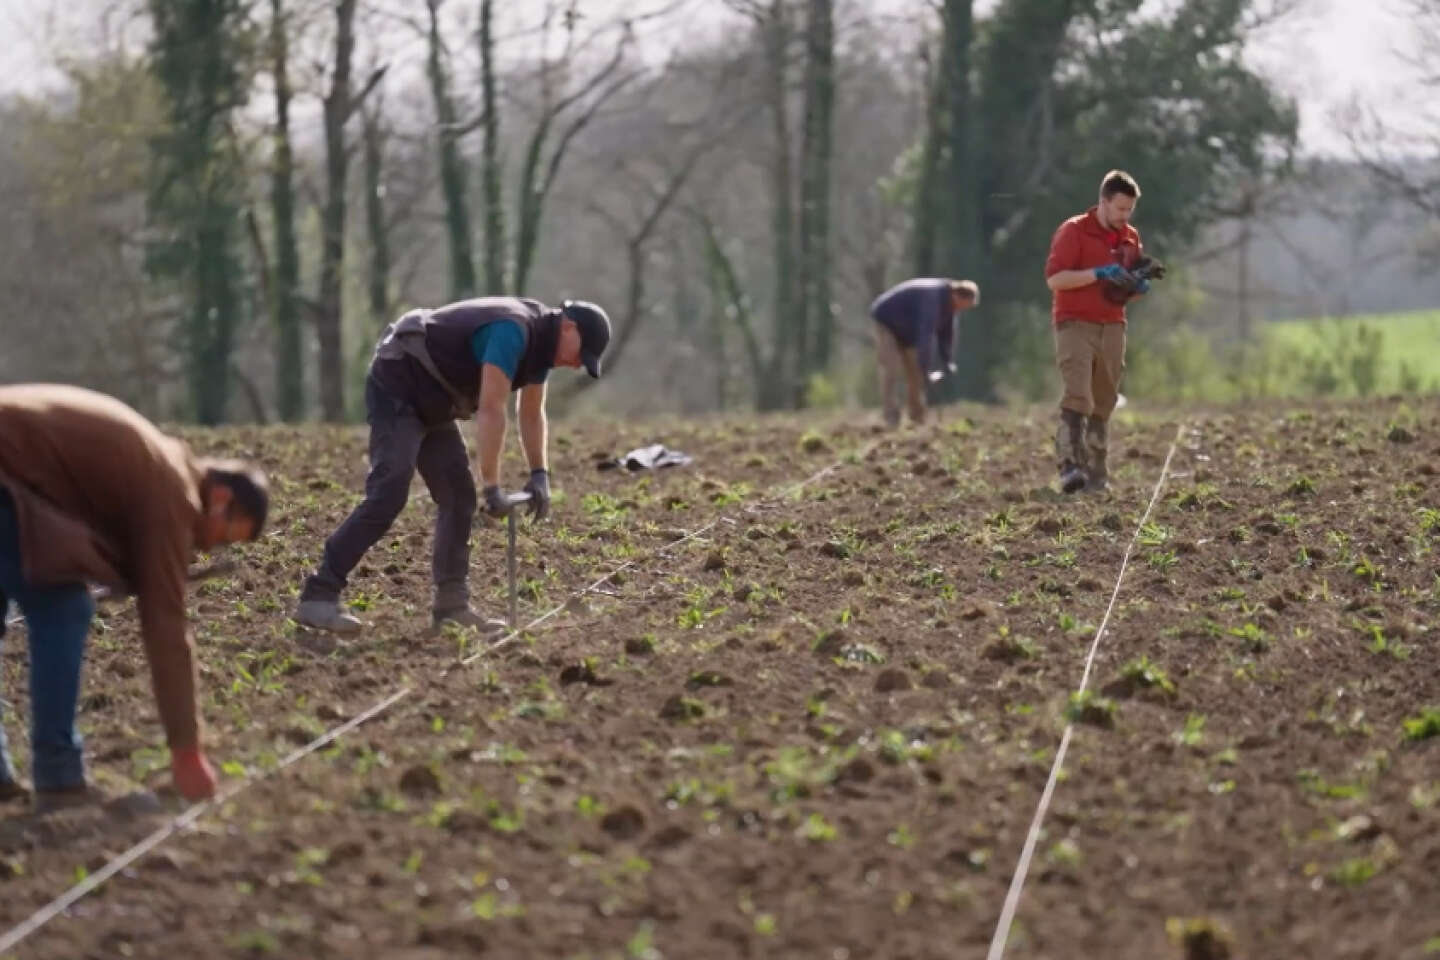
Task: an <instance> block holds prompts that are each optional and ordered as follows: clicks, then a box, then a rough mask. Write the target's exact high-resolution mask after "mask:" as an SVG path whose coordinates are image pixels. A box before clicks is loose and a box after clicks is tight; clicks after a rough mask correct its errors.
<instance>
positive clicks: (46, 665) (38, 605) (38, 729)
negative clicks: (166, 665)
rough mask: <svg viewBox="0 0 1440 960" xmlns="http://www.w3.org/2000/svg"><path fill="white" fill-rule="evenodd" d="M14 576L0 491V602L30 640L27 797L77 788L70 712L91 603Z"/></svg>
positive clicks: (78, 767) (12, 545)
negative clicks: (11, 609) (30, 791)
mask: <svg viewBox="0 0 1440 960" xmlns="http://www.w3.org/2000/svg"><path fill="white" fill-rule="evenodd" d="M22 570H23V568H22V567H21V565H20V528H19V524H18V523H17V522H16V517H15V504H14V503H13V501H11V499H10V494H9V493H7V492H6V491H5V490H4V488H0V594H4V595H6V596H8V597H9V598H10V600H11V601H12V602H14V604H15V605H16V606H17V607H19V608H20V612H21V613H23V614H24V615H25V625H26V627H27V631H26V632H27V633H28V635H29V638H30V745H31V752H32V754H33V757H32V760H31V767H32V771H31V772H32V773H33V775H34V781H35V789H36V790H62V789H65V788H67V787H79V786H83V785H84V784H85V763H84V759H83V757H82V755H81V743H80V735H79V734H78V733H76V732H75V707H76V704H77V702H78V701H79V699H80V664H81V662H82V661H83V660H84V657H85V637H86V635H87V634H88V633H89V632H90V618H91V617H92V616H94V614H95V602H94V600H92V599H91V598H90V591H89V590H87V589H86V587H85V584H83V583H75V584H66V585H64V586H58V587H32V586H30V585H29V584H28V583H26V582H25V575H24V573H23V572H22ZM3 615H4V614H3V612H0V616H3ZM14 780H15V768H14V766H13V765H12V764H11V762H10V750H9V748H8V746H7V745H6V740H5V732H4V729H3V727H0V781H14Z"/></svg>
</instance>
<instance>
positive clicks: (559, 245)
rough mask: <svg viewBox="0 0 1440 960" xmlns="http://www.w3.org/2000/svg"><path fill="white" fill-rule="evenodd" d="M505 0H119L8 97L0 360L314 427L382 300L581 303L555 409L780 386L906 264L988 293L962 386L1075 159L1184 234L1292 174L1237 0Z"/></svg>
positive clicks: (1038, 301)
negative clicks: (591, 358)
mask: <svg viewBox="0 0 1440 960" xmlns="http://www.w3.org/2000/svg"><path fill="white" fill-rule="evenodd" d="M515 6H516V5H508V4H496V3H494V0H423V2H418V3H415V2H403V0H325V2H320V0H143V2H141V0H135V2H134V3H133V10H132V11H131V12H132V14H133V17H134V21H133V22H134V24H135V35H136V36H140V37H143V41H142V42H141V43H140V44H132V45H131V46H129V47H125V46H117V45H112V46H110V47H109V48H106V49H102V50H98V51H89V52H88V53H87V54H86V55H85V56H76V57H73V58H70V59H68V60H67V61H66V62H65V64H64V70H65V73H66V76H67V80H68V85H67V89H66V90H65V91H64V92H63V94H61V95H54V96H35V97H30V98H25V99H18V100H14V101H12V102H11V103H9V104H8V105H6V106H4V107H3V111H4V113H5V116H4V118H3V122H5V124H6V128H7V129H9V130H15V131H18V132H19V135H18V136H17V137H15V138H7V141H8V142H7V143H6V144H4V145H0V197H3V198H4V199H6V200H8V201H10V202H9V203H8V204H7V205H6V206H7V212H6V213H5V214H4V215H3V216H4V217H5V218H6V219H7V220H8V221H9V227H10V236H11V237H12V239H13V241H14V244H15V247H16V254H15V256H13V257H12V258H10V260H11V262H10V263H9V265H7V266H3V267H0V283H4V284H5V285H6V286H8V287H10V288H11V290H12V291H13V296H12V303H13V304H14V310H15V318H16V319H15V323H14V324H12V326H13V327H14V328H15V334H16V336H15V341H16V343H17V349H16V352H15V353H14V354H12V363H13V364H14V368H15V369H17V370H18V369H20V368H21V365H23V369H24V371H25V372H26V373H27V374H31V373H35V374H39V373H43V374H46V375H48V376H51V378H55V379H78V380H82V381H85V382H90V383H92V384H94V385H97V386H100V387H102V388H106V389H110V390H111V391H112V392H115V393H117V394H118V395H121V396H123V397H125V398H126V399H128V400H130V401H131V402H133V403H136V404H137V406H139V407H140V408H141V409H142V410H145V411H146V412H149V413H152V414H155V415H161V416H173V417H179V418H186V419H194V420H196V421H198V422H201V423H219V422H223V421H226V420H235V419H245V420H287V421H295V420H301V419H306V418H311V417H318V418H321V419H324V420H330V421H340V420H344V419H346V418H347V416H349V415H352V414H353V413H354V412H355V410H356V408H357V404H358V393H359V391H358V389H356V387H357V385H358V381H359V378H360V376H362V375H363V371H364V366H365V363H366V361H367V360H368V355H369V350H370V348H371V346H372V345H373V341H374V338H375V335H376V334H377V333H378V330H379V329H380V327H381V326H383V324H384V323H385V322H388V320H389V319H391V318H392V317H393V316H394V315H395V314H396V313H397V312H398V311H399V310H400V309H403V308H405V307H408V306H412V305H438V304H439V303H442V302H445V301H447V300H451V299H459V298H463V297H468V296H475V295H481V294H490V293H509V294H520V295H526V296H534V297H536V298H538V299H541V300H545V301H547V302H555V301H557V300H559V299H560V298H561V297H562V296H583V297H586V298H589V299H595V300H597V301H600V302H602V303H604V304H606V305H607V307H609V309H610V311H611V314H612V317H614V318H615V321H616V327H617V330H616V339H615V342H614V344H613V346H612V356H611V358H610V360H609V361H608V363H607V366H608V368H609V375H607V378H606V379H605V380H603V381H600V382H599V383H598V384H591V383H589V382H588V381H585V380H583V379H577V380H576V381H574V382H573V383H572V382H568V381H567V383H566V384H563V385H560V384H557V387H556V393H557V394H558V396H557V398H556V399H557V401H558V402H560V403H580V402H584V397H583V396H582V395H583V394H585V393H587V392H598V393H599V394H601V395H602V396H600V397H598V398H597V402H604V403H605V404H606V405H607V406H610V407H612V408H614V409H617V410H626V409H637V410H638V409H655V407H656V404H657V398H658V403H659V404H661V405H664V406H669V407H671V408H674V409H680V410H686V411H700V410H713V409H724V408H733V407H738V406H749V407H753V408H755V409H761V410H772V409H786V408H798V407H804V406H806V405H809V404H815V403H821V402H824V397H825V395H826V392H827V390H828V391H834V390H836V389H840V388H841V387H839V386H837V384H838V385H844V384H846V383H848V382H849V381H848V379H847V378H851V377H853V376H859V374H856V373H855V371H857V370H860V369H862V368H863V367H864V365H865V364H866V363H867V361H866V359H865V357H866V350H867V341H866V336H867V334H868V329H867V321H866V316H865V308H866V306H867V305H868V303H869V301H870V299H872V298H873V297H874V296H875V295H876V294H878V293H879V292H880V291H882V290H883V289H884V288H885V287H886V286H888V285H889V284H892V283H895V282H898V281H899V280H901V279H904V278H906V277H908V276H915V275H932V276H954V277H971V278H974V279H976V280H977V281H979V282H980V283H981V285H982V287H983V290H984V303H983V308H982V309H981V310H978V311H974V312H973V313H971V314H967V315H965V318H964V322H963V325H962V329H961V332H960V340H961V344H962V349H961V351H960V357H959V359H960V361H961V370H960V372H959V374H958V375H957V376H956V377H954V378H952V379H951V380H950V381H948V382H947V383H946V384H945V385H944V387H943V388H942V389H943V392H944V393H945V395H946V396H948V397H951V398H960V397H963V398H971V399H979V400H992V399H995V398H996V397H997V396H998V395H999V392H1000V390H1001V389H1002V388H1003V384H1004V381H1005V379H1006V377H1007V376H1008V370H1009V368H1010V367H1009V365H1010V364H1011V362H1012V358H1013V356H1014V355H1015V354H1016V353H1017V352H1020V351H1022V350H1023V349H1025V346H1026V342H1027V341H1030V340H1033V339H1034V338H1036V337H1039V336H1041V335H1043V328H1042V327H1041V326H1040V323H1041V321H1040V320H1038V319H1037V318H1039V317H1043V312H1044V307H1045V303H1046V298H1045V292H1044V285H1043V282H1042V281H1041V277H1040V270H1041V265H1042V263H1043V259H1044V254H1045V249H1046V248H1047V246H1048V243H1049V238H1050V234H1051V232H1052V231H1053V230H1054V228H1055V226H1056V225H1057V224H1058V223H1059V222H1060V221H1061V220H1062V219H1063V218H1065V217H1066V216H1069V215H1071V214H1073V213H1077V212H1080V211H1081V210H1083V209H1084V208H1085V207H1086V206H1088V205H1089V204H1090V203H1092V202H1093V196H1094V193H1095V189H1096V185H1097V184H1098V181H1099V177H1100V174H1101V173H1103V172H1104V171H1105V170H1106V169H1109V168H1111V167H1123V168H1125V169H1128V170H1130V171H1131V172H1132V173H1134V174H1135V175H1136V177H1137V178H1138V179H1139V181H1140V183H1141V185H1142V187H1143V189H1144V199H1143V201H1142V205H1141V209H1140V216H1139V218H1138V221H1137V222H1138V223H1139V224H1140V225H1141V227H1142V229H1143V230H1144V232H1145V236H1146V240H1147V244H1148V245H1150V246H1151V247H1152V248H1155V249H1159V250H1173V251H1181V250H1184V249H1185V248H1186V247H1187V245H1189V244H1191V243H1192V242H1193V241H1194V239H1195V238H1196V236H1197V235H1198V234H1199V232H1200V231H1201V230H1202V229H1203V228H1204V227H1205V226H1206V225H1208V224H1211V223H1213V222H1214V221H1215V220H1216V219H1217V218H1221V217H1224V216H1226V215H1227V213H1228V212H1229V211H1231V210H1232V208H1233V207H1234V206H1235V204H1236V203H1237V202H1239V201H1238V200H1237V198H1241V199H1243V191H1240V190H1239V187H1240V185H1242V184H1254V183H1265V182H1271V181H1275V180H1283V179H1284V178H1286V177H1287V176H1289V175H1290V172H1291V171H1292V169H1293V165H1294V159H1295V149H1296V136H1297V126H1298V123H1297V112H1296V107H1295V105H1294V103H1292V102H1290V101H1289V100H1287V99H1286V98H1285V97H1284V96H1283V95H1281V94H1280V93H1279V92H1278V91H1277V90H1276V89H1274V87H1273V86H1272V85H1271V84H1269V83H1268V82H1267V81H1266V80H1265V79H1264V78H1262V77H1261V76H1259V75H1257V74H1256V73H1254V72H1253V71H1252V70H1250V69H1249V68H1248V67H1247V66H1246V65H1245V61H1244V58H1243V56H1242V54H1243V51H1244V49H1245V46H1246V44H1247V42H1249V41H1250V38H1251V37H1252V36H1253V34H1254V31H1255V30H1256V29H1258V28H1259V27H1261V26H1262V25H1263V24H1264V23H1266V22H1267V21H1268V20H1269V19H1271V18H1274V17H1277V16H1282V15H1283V14H1284V12H1285V11H1284V9H1283V8H1276V7H1270V6H1267V5H1266V2H1265V0H1181V2H1178V3H1175V4H1168V5H1164V7H1163V9H1155V8H1154V7H1153V5H1148V4H1142V3H1141V2H1140V0H999V2H997V3H995V4H993V5H989V6H987V8H986V10H985V12H984V13H983V14H982V13H979V12H977V10H976V7H975V5H974V3H973V2H972V0H943V2H942V3H939V4H938V5H937V4H931V3H926V2H922V0H916V2H914V3H913V4H906V3H903V2H899V3H897V4H895V5H893V7H889V8H886V9H885V10H876V9H873V7H874V5H873V4H866V3H863V2H861V0H651V2H649V3H644V4H642V3H634V4H630V5H627V6H626V7H625V12H624V13H623V14H619V13H616V12H615V10H616V9H617V8H618V7H617V5H613V4H608V3H603V4H602V3H587V2H585V0H546V2H537V3H535V4H524V5H519V6H521V7H523V8H524V9H523V10H520V11H517V10H516V9H515ZM688 24H704V25H705V29H686V27H687V25H688ZM7 375H9V374H7Z"/></svg>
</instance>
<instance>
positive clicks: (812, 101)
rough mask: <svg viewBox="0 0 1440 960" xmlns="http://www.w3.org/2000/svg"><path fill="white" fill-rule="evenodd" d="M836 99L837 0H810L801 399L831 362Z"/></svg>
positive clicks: (803, 191)
mask: <svg viewBox="0 0 1440 960" xmlns="http://www.w3.org/2000/svg"><path fill="white" fill-rule="evenodd" d="M834 104H835V22H834V10H833V0H810V21H809V24H808V29H807V31H806V64H805V133H804V139H803V145H802V153H801V157H802V159H801V172H800V285H799V290H800V302H799V304H798V309H797V312H798V313H799V314H800V315H801V316H802V317H804V318H805V320H804V324H803V330H804V331H805V336H806V339H805V340H804V341H802V342H800V343H798V344H797V346H798V351H799V355H800V363H799V364H798V365H797V366H798V369H799V372H800V376H799V377H798V380H799V382H798V383H797V384H796V388H797V390H798V391H799V392H800V398H801V399H802V400H803V398H804V392H805V390H806V388H807V387H808V381H809V376H810V374H812V373H816V372H821V371H824V370H826V369H828V368H829V366H830V354H831V350H832V347H833V339H834V316H833V313H832V311H831V303H830V160H831V154H832V150H833V140H834V134H833V129H832V126H833V113H834Z"/></svg>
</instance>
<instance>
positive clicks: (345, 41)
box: [315, 0, 356, 423]
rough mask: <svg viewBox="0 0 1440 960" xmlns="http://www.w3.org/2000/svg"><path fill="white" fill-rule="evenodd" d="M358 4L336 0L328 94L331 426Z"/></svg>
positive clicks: (336, 400) (325, 341)
mask: <svg viewBox="0 0 1440 960" xmlns="http://www.w3.org/2000/svg"><path fill="white" fill-rule="evenodd" d="M355 2H356V0H336V3H335V62H334V64H333V65H332V71H333V72H332V74H331V78H330V91H329V93H327V94H326V95H325V209H324V213H323V215H322V220H321V230H322V241H321V248H320V254H321V256H320V297H319V302H318V310H317V315H316V317H315V334H316V338H317V340H318V341H319V344H320V409H321V413H322V415H323V416H324V417H325V419H326V420H328V421H331V422H332V423H334V422H339V421H340V420H343V419H344V418H345V350H344V344H343V343H342V334H341V322H340V319H341V316H340V309H341V303H340V280H341V276H342V271H343V270H344V267H345V182H346V177H347V173H348V168H349V162H350V156H349V151H348V149H347V147H346V143H345V121H346V120H347V119H348V118H349V116H350V110H351V104H350V66H351V60H352V58H353V56H354V53H355V32H354V25H355Z"/></svg>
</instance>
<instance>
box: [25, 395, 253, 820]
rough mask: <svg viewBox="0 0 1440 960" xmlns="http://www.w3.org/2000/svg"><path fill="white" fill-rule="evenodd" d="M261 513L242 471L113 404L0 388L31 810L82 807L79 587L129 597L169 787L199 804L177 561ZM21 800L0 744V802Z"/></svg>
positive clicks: (200, 755)
mask: <svg viewBox="0 0 1440 960" xmlns="http://www.w3.org/2000/svg"><path fill="white" fill-rule="evenodd" d="M268 504H269V494H268V490H267V486H266V480H265V476H264V474H262V473H261V472H260V471H259V470H258V469H256V468H254V467H251V466H249V465H247V464H244V463H240V462H235V461H221V460H202V459H196V458H194V457H192V456H191V454H190V451H189V449H188V448H187V447H186V445H185V444H184V443H183V442H181V441H180V440H177V439H175V438H173V437H169V436H166V435H165V434H163V433H161V432H160V430H159V429H158V428H157V427H155V425H154V424H152V423H150V422H149V421H148V420H146V419H145V418H144V417H142V416H140V414H138V413H136V412H135V411H134V410H132V409H130V408H129V407H128V406H126V405H125V404H123V403H121V402H120V401H118V400H115V399H113V398H111V397H107V396H104V395H103V394H99V393H94V392H91V391H89V390H83V389H80V388H78V387H67V386H57V385H52V384H22V385H19V386H9V387H0V594H3V595H5V596H8V599H9V600H11V601H14V602H15V604H16V605H17V606H18V607H19V608H20V610H21V612H22V613H23V614H24V617H25V621H26V624H27V627H28V633H29V641H30V691H31V726H30V738H31V743H32V745H33V760H32V767H33V769H32V774H33V778H34V785H35V802H36V806H37V808H38V809H42V810H43V809H48V808H53V807H57V806H65V805H68V804H70V803H73V802H80V801H84V800H87V799H89V798H90V796H91V795H90V791H89V789H88V787H87V786H86V782H85V768H84V762H83V759H82V756H81V744H80V737H79V735H78V734H77V733H76V731H75V708H76V703H77V700H78V698H79V693H80V665H81V660H82V658H83V655H84V651H85V637H86V635H87V634H88V633H89V630H90V619H91V616H92V615H93V614H94V611H95V607H94V602H93V600H92V599H91V596H90V592H89V590H88V589H87V584H88V583H98V584H103V585H105V586H108V587H111V588H112V589H114V590H117V591H120V592H126V593H134V594H135V595H136V604H137V608H138V610H139V613H140V626H141V631H142V635H143V639H144V644H145V655H146V658H147V659H148V660H149V663H150V673H151V680H152V683H153V686H154V691H155V700H156V702H157V704H158V705H159V709H160V720H161V722H162V723H163V724H164V727H165V736H166V739H167V740H168V741H169V744H170V754H171V769H172V773H173V774H174V777H175V785H176V787H177V788H178V789H179V791H180V792H181V793H182V794H183V795H184V796H185V797H187V798H188V799H191V800H197V799H201V798H204V797H208V796H211V795H213V794H214V792H215V786H216V778H215V772H214V770H213V769H212V768H211V766H210V764H209V762H208V761H207V760H206V759H205V755H204V752H203V747H202V742H201V731H200V720H199V717H198V715H197V709H196V696H195V684H196V680H195V677H196V674H195V662H194V656H193V653H194V652H193V649H192V647H191V641H190V637H189V636H188V633H187V629H186V626H187V625H186V619H185V583H186V571H187V568H188V567H189V563H190V558H191V553H192V551H195V550H202V551H208V550H211V549H212V548H214V547H216V546H219V545H221V544H225V543H233V542H235V541H238V540H253V539H255V537H256V536H258V535H259V533H260V530H261V528H262V527H263V526H264V523H265V514H266V511H267V509H268ZM4 606H5V602H4V601H3V600H0V623H3V608H4ZM23 794H24V790H23V788H22V787H20V786H19V784H18V782H17V779H16V776H15V771H14V768H13V767H12V765H11V762H10V756H9V751H8V750H7V749H6V746H5V739H4V734H3V732H0V798H11V797H19V796H23Z"/></svg>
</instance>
